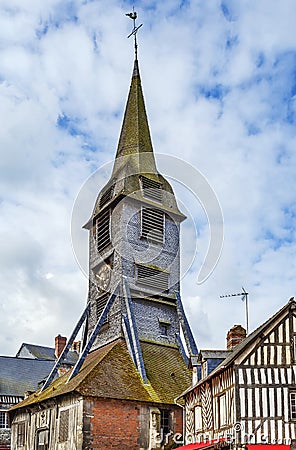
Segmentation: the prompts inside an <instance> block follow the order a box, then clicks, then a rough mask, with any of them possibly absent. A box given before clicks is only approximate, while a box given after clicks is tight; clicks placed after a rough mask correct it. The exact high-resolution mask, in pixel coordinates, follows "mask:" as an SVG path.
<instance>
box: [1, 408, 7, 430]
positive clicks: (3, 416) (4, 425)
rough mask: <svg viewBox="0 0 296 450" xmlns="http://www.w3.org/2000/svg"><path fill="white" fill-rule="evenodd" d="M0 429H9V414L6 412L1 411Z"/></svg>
mask: <svg viewBox="0 0 296 450" xmlns="http://www.w3.org/2000/svg"><path fill="white" fill-rule="evenodd" d="M0 428H2V429H3V428H9V426H8V413H7V412H6V411H0Z"/></svg>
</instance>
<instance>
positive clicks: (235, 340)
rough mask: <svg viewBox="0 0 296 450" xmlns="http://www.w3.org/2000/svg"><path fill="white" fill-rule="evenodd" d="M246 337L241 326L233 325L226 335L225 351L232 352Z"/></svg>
mask: <svg viewBox="0 0 296 450" xmlns="http://www.w3.org/2000/svg"><path fill="white" fill-rule="evenodd" d="M246 336H247V332H246V330H245V329H244V328H243V327H242V326H241V325H234V326H233V327H232V328H230V330H229V331H228V333H227V337H226V342H227V350H233V349H234V347H236V346H237V345H238V344H240V343H241V342H242V341H243V340H244V339H245V338H246Z"/></svg>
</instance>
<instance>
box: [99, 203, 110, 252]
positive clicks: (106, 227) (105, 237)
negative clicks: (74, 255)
mask: <svg viewBox="0 0 296 450" xmlns="http://www.w3.org/2000/svg"><path fill="white" fill-rule="evenodd" d="M96 235H97V236H96V237H97V249H98V251H99V252H100V251H102V250H104V248H106V247H107V246H108V245H109V244H110V243H111V236H110V209H106V210H105V211H103V212H102V213H101V214H100V215H99V217H98V219H97V222H96Z"/></svg>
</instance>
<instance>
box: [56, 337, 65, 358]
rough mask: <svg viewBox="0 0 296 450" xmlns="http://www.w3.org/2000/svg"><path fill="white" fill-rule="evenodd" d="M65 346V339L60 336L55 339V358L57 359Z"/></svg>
mask: <svg viewBox="0 0 296 450" xmlns="http://www.w3.org/2000/svg"><path fill="white" fill-rule="evenodd" d="M66 344H67V338H66V337H64V336H61V335H60V334H59V335H58V336H56V337H55V356H56V358H57V359H58V358H59V357H60V354H61V353H62V351H63V350H64V348H65V346H66Z"/></svg>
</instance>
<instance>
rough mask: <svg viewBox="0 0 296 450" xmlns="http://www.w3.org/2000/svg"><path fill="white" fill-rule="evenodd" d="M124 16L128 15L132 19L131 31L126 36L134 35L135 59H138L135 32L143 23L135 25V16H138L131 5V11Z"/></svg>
mask: <svg viewBox="0 0 296 450" xmlns="http://www.w3.org/2000/svg"><path fill="white" fill-rule="evenodd" d="M126 16H128V17H130V18H131V19H132V20H133V22H134V28H133V31H132V32H131V33H130V34H129V35H128V38H129V37H131V36H132V35H134V39H135V59H136V60H137V59H138V43H137V32H138V29H139V28H141V26H142V25H143V24H142V23H141V25H139V26H138V27H137V26H136V18H137V17H138V16H137V13H136V11H135V8H134V7H133V12H130V13H127V14H126Z"/></svg>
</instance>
